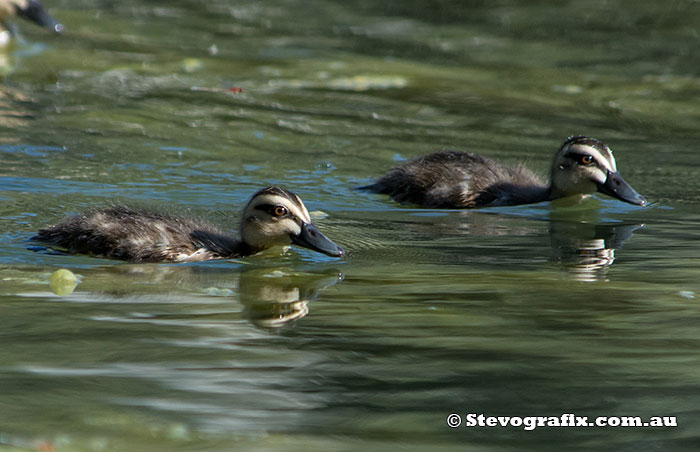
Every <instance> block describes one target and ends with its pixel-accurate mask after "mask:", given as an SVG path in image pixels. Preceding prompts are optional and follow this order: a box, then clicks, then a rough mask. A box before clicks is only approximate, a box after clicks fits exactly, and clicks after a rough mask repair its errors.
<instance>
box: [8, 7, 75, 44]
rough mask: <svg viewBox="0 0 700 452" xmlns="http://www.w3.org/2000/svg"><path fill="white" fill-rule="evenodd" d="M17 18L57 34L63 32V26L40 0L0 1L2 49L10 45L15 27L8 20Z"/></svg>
mask: <svg viewBox="0 0 700 452" xmlns="http://www.w3.org/2000/svg"><path fill="white" fill-rule="evenodd" d="M17 16H19V17H23V18H25V19H27V20H29V21H32V22H34V23H35V24H37V25H40V26H42V27H46V28H50V29H52V30H53V31H55V32H57V33H60V32H61V31H63V25H61V24H59V23H58V22H57V21H56V19H54V18H53V17H51V16H50V15H49V13H47V12H46V10H45V9H44V7H43V6H42V4H41V3H40V2H39V1H38V0H0V47H1V46H6V45H7V44H9V43H10V40H11V38H12V34H13V27H12V26H11V25H10V24H9V22H8V20H9V19H11V18H13V17H17Z"/></svg>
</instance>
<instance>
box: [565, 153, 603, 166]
mask: <svg viewBox="0 0 700 452" xmlns="http://www.w3.org/2000/svg"><path fill="white" fill-rule="evenodd" d="M566 156H567V157H568V158H570V159H571V160H575V161H577V162H580V161H581V159H582V158H584V157H590V158H591V163H595V162H596V159H595V157H593V156H592V155H590V154H576V153H573V152H572V153H569V154H567V155H566Z"/></svg>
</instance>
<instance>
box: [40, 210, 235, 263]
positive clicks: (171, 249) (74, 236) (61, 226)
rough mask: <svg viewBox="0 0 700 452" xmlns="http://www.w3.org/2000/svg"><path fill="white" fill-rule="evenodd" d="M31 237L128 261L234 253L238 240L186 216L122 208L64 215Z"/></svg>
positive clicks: (177, 259)
mask: <svg viewBox="0 0 700 452" xmlns="http://www.w3.org/2000/svg"><path fill="white" fill-rule="evenodd" d="M32 240H35V241H38V242H43V243H47V244H50V245H54V246H57V247H60V248H64V249H66V250H67V251H68V252H69V253H75V254H90V255H93V256H100V257H106V258H110V259H120V260H126V261H131V262H162V261H174V262H185V261H201V260H209V259H220V258H227V257H235V256H234V255H235V250H236V249H237V248H238V247H240V243H239V242H238V240H237V239H235V238H232V237H229V236H226V235H224V234H222V233H221V232H220V231H218V230H217V229H215V228H213V227H211V226H209V225H207V224H203V223H200V222H198V221H196V220H193V219H190V218H178V217H174V216H170V215H167V214H163V213H158V212H149V211H144V210H138V209H133V208H130V207H125V206H114V207H109V208H107V209H102V210H96V211H93V212H90V213H87V214H83V215H76V216H73V217H68V218H66V219H64V220H63V221H61V222H60V223H58V224H57V225H55V226H51V227H49V228H46V229H42V230H40V231H39V232H38V234H37V235H36V236H34V237H32Z"/></svg>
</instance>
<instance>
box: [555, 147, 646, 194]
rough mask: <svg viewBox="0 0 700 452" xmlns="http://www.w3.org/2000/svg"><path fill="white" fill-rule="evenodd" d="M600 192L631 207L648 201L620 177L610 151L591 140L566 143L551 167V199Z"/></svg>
mask: <svg viewBox="0 0 700 452" xmlns="http://www.w3.org/2000/svg"><path fill="white" fill-rule="evenodd" d="M596 191H599V192H601V193H605V194H606V195H609V196H612V197H613V198H617V199H620V200H622V201H625V202H628V203H630V204H636V205H639V206H645V205H646V203H647V201H646V199H644V196H642V195H640V194H639V193H637V192H636V191H635V189H634V188H632V186H630V185H629V184H628V183H627V182H625V180H624V179H623V178H622V176H621V175H620V172H619V171H618V170H617V164H616V163H615V157H613V153H612V150H610V148H609V147H608V146H607V145H606V144H605V143H603V142H602V141H598V140H596V139H594V138H589V137H584V136H575V137H571V138H569V139H567V140H566V141H565V142H564V144H563V145H562V146H561V148H560V149H559V152H557V154H556V155H555V156H554V163H553V164H552V185H551V197H552V199H557V198H563V197H565V196H570V195H576V194H589V193H594V192H596Z"/></svg>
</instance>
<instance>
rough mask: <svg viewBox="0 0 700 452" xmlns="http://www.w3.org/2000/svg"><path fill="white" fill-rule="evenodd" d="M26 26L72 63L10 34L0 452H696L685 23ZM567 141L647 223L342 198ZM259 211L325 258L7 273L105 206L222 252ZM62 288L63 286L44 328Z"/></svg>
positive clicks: (434, 19)
mask: <svg viewBox="0 0 700 452" xmlns="http://www.w3.org/2000/svg"><path fill="white" fill-rule="evenodd" d="M44 3H45V4H47V6H49V7H50V12H51V13H52V14H53V15H54V16H56V17H57V18H58V19H60V20H61V21H62V22H63V23H64V24H65V26H66V30H67V32H66V33H65V34H64V35H63V36H52V35H50V34H49V33H47V32H45V31H44V30H41V29H39V28H36V27H34V26H33V25H32V24H29V23H27V22H25V21H20V20H19V19H18V20H16V21H15V22H16V24H17V25H18V26H19V27H20V30H21V33H22V35H23V40H22V42H18V43H16V45H15V46H14V47H12V48H10V49H9V50H8V51H7V52H6V55H5V57H4V59H5V68H4V69H3V73H5V74H6V75H4V76H3V78H2V82H1V84H0V200H1V201H2V202H1V203H0V281H2V283H1V284H0V312H2V326H1V327H0V340H1V341H2V342H1V344H2V346H1V347H0V450H2V451H5V450H7V451H15V450H21V451H25V450H56V451H154V450H163V451H166V450H167V451H192V450H201V451H228V450H252V451H273V450H274V451H297V450H299V451H302V450H303V451H345V450H366V451H385V450H406V451H424V450H435V451H442V450H473V451H507V450H512V451H520V450H539V451H548V450H551V451H560V450H616V451H617V450H619V451H646V450H663V451H670V450H697V447H698V444H700V427H699V426H698V424H699V422H700V409H698V406H700V383H699V381H700V379H699V377H700V370H698V369H700V352H699V351H698V350H699V348H700V347H699V345H700V341H699V340H698V328H699V325H700V307H699V306H698V300H699V299H700V282H698V281H699V280H700V266H699V264H700V260H699V258H698V256H699V255H700V245H699V243H700V242H699V241H698V238H700V232H699V231H698V224H699V222H700V213H698V212H699V211H700V209H699V206H700V202H698V194H699V193H700V154H698V152H697V143H698V139H699V138H700V132H698V123H699V121H700V104H699V103H698V96H699V94H700V69H699V68H700V56H699V55H700V54H699V53H698V52H697V49H698V46H699V45H700V36H698V29H699V27H700V3H697V2H693V1H674V2H665V3H659V2H656V1H636V2H632V1H594V2H544V1H541V2H537V1H535V2H515V1H509V0H504V1H497V2H482V1H476V0H475V1H438V0H434V1H422V2H420V1H398V0H396V1H394V0H390V1H384V2H375V1H363V0H349V1H343V2H340V1H330V0H304V1H296V0H286V1H285V0H266V1H259V0H257V1H252V0H242V1H235V2H233V1H228V2H227V1H224V0H211V1H209V2H195V1H185V0H180V1H167V2H166V1H139V2H136V1H132V0H128V1H120V2H105V1H95V0H55V1H50V0H46V1H45V2H44ZM232 87H238V88H242V89H243V92H242V93H236V92H233V91H231V90H230V88H232ZM574 134H585V135H589V136H594V137H596V138H599V139H601V140H603V141H605V142H607V143H608V144H609V145H610V146H611V147H612V148H613V149H614V151H615V155H616V156H617V161H618V167H619V168H620V170H621V173H622V174H623V175H624V177H625V179H626V180H627V181H628V182H630V183H631V184H632V185H633V186H634V187H635V188H636V189H637V190H638V191H639V192H640V193H642V194H643V195H645V196H646V197H647V199H649V201H650V202H651V205H650V206H649V207H646V208H638V207H635V206H630V205H627V204H623V203H621V202H618V201H614V200H612V199H610V198H604V197H596V198H593V199H588V200H585V201H584V202H583V203H581V204H572V203H567V202H560V203H556V204H555V205H551V204H550V203H543V204H538V205H533V206H520V207H512V208H498V209H491V210H482V211H471V212H458V211H434V210H421V209H415V208H412V207H410V206H398V205H396V204H394V203H393V202H391V201H390V200H388V199H386V198H385V197H382V196H378V195H372V194H368V193H364V192H357V191H355V190H354V189H353V187H356V186H358V185H361V184H365V183H368V182H369V181H371V180H372V179H373V178H375V177H377V176H379V175H381V174H383V172H384V171H385V170H386V169H388V168H389V167H391V166H393V165H395V164H397V163H398V162H400V161H402V160H403V159H406V158H410V157H413V156H418V155H421V154H425V153H428V152H430V151H433V150H436V149H439V148H441V147H445V146H453V147H457V148H460V149H466V150H472V151H478V152H480V153H483V154H486V155H489V156H492V157H495V158H498V159H500V160H503V161H506V162H511V163H515V162H519V161H525V162H526V163H527V164H528V166H530V167H531V168H533V169H536V170H539V171H540V172H542V173H543V174H546V172H547V166H548V165H549V163H550V161H551V158H552V155H553V153H554V152H555V150H556V149H557V148H558V146H559V145H560V144H561V142H562V141H563V140H564V139H565V138H566V137H567V136H569V135H574ZM273 183H275V184H282V185H284V186H285V187H287V188H289V189H291V190H293V191H295V192H297V193H298V194H299V195H300V196H301V197H302V198H303V199H304V200H305V202H306V204H307V206H308V207H309V210H311V211H314V212H317V213H316V214H315V215H316V216H317V217H318V219H317V220H316V223H317V224H318V226H319V228H320V229H321V230H322V231H323V232H324V233H326V234H327V235H328V236H329V237H330V238H331V239H333V240H334V241H336V242H337V243H338V244H339V245H341V246H343V247H344V248H345V249H346V250H347V251H348V255H347V258H345V259H334V258H330V257H326V256H322V255H319V254H315V253H313V252H310V251H308V250H303V249H297V248H294V249H291V250H289V251H287V252H281V251H280V250H271V251H269V252H266V253H263V254H262V255H259V256H254V257H250V258H246V259H240V260H236V261H215V262H207V263H201V264H196V265H163V264H161V265H131V264H124V263H119V262H114V261H108V260H101V259H95V258H89V257H84V256H65V255H58V254H49V253H46V252H42V251H40V250H35V249H32V245H31V244H30V243H28V242H27V239H28V238H29V237H30V236H31V235H32V234H33V232H35V231H36V230H38V229H39V228H41V227H43V226H46V225H48V224H52V223H54V222H56V221H58V220H59V219H60V218H62V217H63V216H64V215H66V214H69V213H75V212H79V211H82V210H85V209H86V208H89V207H92V206H103V205H108V204H110V203H113V202H117V201H124V202H128V203H130V204H136V205H147V206H149V205H151V206H159V207H166V208H168V209H170V210H173V211H175V212H179V213H183V214H189V215H198V216H203V217H207V218H210V219H211V221H212V222H214V223H218V224H220V225H222V226H223V227H227V228H230V229H235V228H236V225H237V221H238V214H239V212H240V209H241V208H242V206H243V205H244V204H245V202H246V200H247V199H248V197H249V196H250V195H251V194H252V193H253V192H255V191H256V190H257V189H259V188H262V187H264V186H266V185H269V184H273ZM60 268H66V269H70V270H72V271H73V272H74V273H76V274H78V275H79V277H80V283H79V284H78V286H77V287H76V288H75V290H74V291H73V292H72V293H70V294H67V295H63V296H58V295H56V294H54V293H53V292H52V290H51V288H50V286H49V277H50V275H51V273H52V272H54V271H56V270H58V269H60ZM66 292H70V290H67V291H66ZM450 413H458V414H460V415H462V416H465V415H466V414H467V413H484V414H486V415H493V416H523V417H525V416H560V415H561V414H564V413H574V414H576V415H578V416H589V417H590V418H591V419H592V418H594V417H596V416H641V417H643V418H644V419H645V420H646V418H648V417H650V416H676V417H677V422H678V427H675V428H612V427H608V428H553V427H550V428H545V427H542V428H537V429H535V430H534V431H525V430H524V429H523V428H519V427H506V428H501V427H480V428H476V427H475V428H467V427H464V426H462V427H459V428H455V429H452V428H449V427H448V426H447V425H446V418H447V416H448V414H450Z"/></svg>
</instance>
